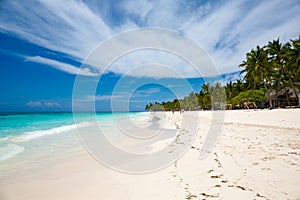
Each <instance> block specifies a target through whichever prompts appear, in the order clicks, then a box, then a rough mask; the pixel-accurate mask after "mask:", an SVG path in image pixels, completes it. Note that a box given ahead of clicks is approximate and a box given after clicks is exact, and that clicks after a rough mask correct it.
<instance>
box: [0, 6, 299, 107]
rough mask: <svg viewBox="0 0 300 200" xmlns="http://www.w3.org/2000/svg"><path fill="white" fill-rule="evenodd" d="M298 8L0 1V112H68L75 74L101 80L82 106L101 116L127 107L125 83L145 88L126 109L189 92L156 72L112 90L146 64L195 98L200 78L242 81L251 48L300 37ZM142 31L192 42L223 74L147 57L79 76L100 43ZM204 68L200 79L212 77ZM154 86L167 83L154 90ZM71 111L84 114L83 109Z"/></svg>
mask: <svg viewBox="0 0 300 200" xmlns="http://www.w3.org/2000/svg"><path fill="white" fill-rule="evenodd" d="M299 10H300V1H299V0H298V1H297V0H289V1H281V0H274V1H258V0H256V1H255V0H254V1H253V0H252V1H222V0H216V1H201V0H199V1H196V0H174V1H171V0H170V1H169V0H165V1H159V2H158V1H147V0H121V1H117V0H111V1H109V0H107V1H104V0H103V1H101V0H100V1H96V0H87V1H71V0H70V1H68V2H67V3H66V2H65V3H62V2H61V1H58V0H43V1H31V0H27V1H21V0H19V1H18V0H17V1H10V0H3V1H1V3H0V39H1V46H0V65H1V66H0V81H1V84H0V91H1V92H0V111H70V110H71V109H72V92H73V84H74V81H75V79H76V75H77V74H78V73H79V75H80V76H84V77H86V78H87V80H91V81H95V80H97V79H96V78H97V77H98V76H99V75H101V79H100V83H99V85H98V87H97V90H96V93H95V94H94V95H93V96H90V95H88V96H85V98H86V99H85V100H83V102H88V101H93V100H95V106H96V109H97V110H99V111H109V110H110V105H111V103H110V102H111V100H112V99H113V100H114V101H115V102H124V98H123V97H124V96H126V95H124V94H125V93H126V92H127V91H126V87H125V86H126V84H127V83H128V85H130V84H131V83H134V82H135V83H138V82H139V81H141V80H143V81H145V80H147V81H148V82H149V84H144V85H141V86H140V87H139V88H137V90H136V91H135V92H133V93H131V94H130V96H131V98H130V102H129V108H130V110H143V109H144V107H145V105H146V104H147V103H148V102H151V101H167V100H172V99H173V98H174V97H178V98H181V97H183V96H184V95H187V94H188V93H189V92H190V91H189V90H188V89H187V88H186V87H184V86H182V84H180V83H181V81H182V80H180V78H178V77H172V75H170V74H168V73H165V71H160V70H159V69H158V70H153V73H152V72H151V71H150V72H149V71H147V72H146V71H140V72H139V73H134V74H132V75H131V76H129V77H126V80H127V83H126V84H125V86H124V88H123V89H121V90H120V91H117V92H115V91H114V89H115V86H116V84H117V83H118V81H120V80H122V78H124V74H126V73H127V72H128V71H130V70H132V69H133V68H134V67H136V66H138V65H141V63H142V64H144V63H148V62H150V63H153V62H155V63H163V64H164V65H168V66H169V67H171V68H172V67H174V69H176V70H177V71H178V72H179V73H180V74H182V75H183V76H184V77H185V78H186V79H187V80H188V82H189V83H190V86H191V88H193V89H194V90H195V91H196V92H198V91H199V90H200V86H201V84H202V83H203V82H204V80H210V81H216V80H220V77H221V78H222V80H220V81H222V82H226V81H229V80H235V79H236V78H239V77H240V75H239V73H237V71H238V70H239V69H238V68H237V66H238V65H239V64H240V63H241V61H242V60H243V59H244V58H245V54H246V52H248V51H249V50H251V49H252V48H254V47H255V46H256V45H265V44H266V43H267V42H268V41H270V40H273V39H277V38H278V37H279V38H280V39H281V41H283V42H287V41H288V40H289V39H293V38H297V37H298V35H299V34H300V25H299V22H300V14H299V12H298V11H299ZM145 27H158V28H166V29H171V30H175V31H179V32H180V33H182V34H183V35H185V36H187V37H189V38H191V39H193V40H194V41H196V42H197V43H198V44H199V45H200V46H201V47H202V48H203V49H204V50H205V51H206V52H207V54H208V55H209V57H210V58H211V60H212V61H213V62H214V64H215V66H216V67H217V69H218V71H219V73H220V74H222V75H221V76H219V77H215V78H213V77H210V78H207V77H204V78H201V77H199V75H196V74H194V73H193V72H192V71H191V70H190V66H188V65H187V64H186V63H184V62H183V61H180V59H178V58H175V57H174V55H169V54H167V53H166V52H151V51H140V52H133V53H132V54H130V55H126V56H124V57H122V58H120V59H119V60H117V61H116V62H115V63H113V64H112V67H111V68H110V70H109V71H107V72H105V73H104V74H102V73H100V72H97V71H95V70H93V69H92V68H85V69H84V70H80V71H78V69H79V67H80V66H81V64H82V63H83V61H84V60H85V58H86V57H87V56H88V55H89V53H90V52H91V51H92V50H93V49H94V48H95V47H96V46H97V45H98V44H100V43H101V42H103V41H105V40H106V39H108V38H111V37H112V36H114V35H115V34H118V33H121V32H123V31H128V30H132V29H137V28H145ZM142 61H143V62H142ZM175 61H176V62H175ZM176 65H177V66H176ZM203 70H204V72H203V74H206V73H209V70H208V71H205V69H203ZM94 79H95V80H94ZM158 80H159V81H161V82H163V83H164V85H163V86H162V85H159V84H157V82H159V81H158ZM143 83H144V82H143ZM150 83H151V84H150ZM174 89H176V91H177V92H176V94H174ZM77 103H78V102H77ZM120 104H121V103H120ZM127 104H128V103H127ZM76 106H79V107H81V109H82V110H84V109H85V108H84V104H82V105H76ZM120 109H122V108H120Z"/></svg>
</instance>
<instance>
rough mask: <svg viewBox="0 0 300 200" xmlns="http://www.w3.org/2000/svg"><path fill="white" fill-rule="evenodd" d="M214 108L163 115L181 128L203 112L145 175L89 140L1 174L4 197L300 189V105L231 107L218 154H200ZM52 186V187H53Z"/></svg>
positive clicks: (289, 192)
mask: <svg viewBox="0 0 300 200" xmlns="http://www.w3.org/2000/svg"><path fill="white" fill-rule="evenodd" d="M212 114H213V112H212V111H210V112H186V113H184V114H182V115H180V114H179V113H176V112H175V113H174V114H172V113H171V112H167V113H164V114H162V115H161V116H165V117H164V118H163V117H162V119H164V120H166V121H165V122H166V124H165V127H169V128H171V129H172V130H174V128H175V130H177V129H176V128H179V131H178V134H179V135H180V134H182V132H180V130H181V129H183V128H184V129H185V130H186V131H187V132H189V133H191V132H192V131H194V130H192V129H191V128H190V127H193V126H190V127H189V125H191V123H197V122H195V121H193V119H196V118H197V117H195V116H196V115H199V116H200V117H199V120H200V124H199V126H198V128H197V135H196V137H195V140H194V141H193V143H192V145H191V146H190V147H189V149H188V151H187V152H186V153H185V154H184V155H183V156H182V157H181V158H179V159H178V160H177V161H176V162H174V163H173V164H171V165H169V166H167V167H165V168H163V169H162V170H160V171H156V172H153V173H148V174H141V175H133V174H126V173H120V172H117V171H114V170H111V169H109V168H107V167H104V166H103V165H102V164H100V163H98V162H97V161H96V160H94V158H92V157H91V156H90V155H89V154H88V153H87V152H85V150H84V149H83V148H82V149H81V150H79V151H78V152H77V153H79V152H80V153H79V154H75V155H69V156H66V157H62V158H57V159H56V160H52V161H50V162H48V163H47V162H45V163H40V164H41V166H43V167H42V168H40V169H37V170H35V171H34V172H33V173H31V174H28V173H29V172H30V170H29V171H28V172H25V174H23V175H24V176H22V177H18V179H15V180H6V181H5V180H1V181H0V194H1V195H0V197H1V198H2V199H40V198H43V199H70V198H72V199H75V200H76V199H78V200H79V199H99V198H101V199H102V198H103V199H120V198H122V199H149V200H150V199H220V198H221V199H233V198H239V199H254V198H256V199H288V198H289V199H297V198H299V197H300V193H299V192H298V186H299V184H300V173H299V171H300V123H299V120H298V116H300V109H288V110H286V109H276V110H258V111H248V110H238V111H235V110H234V111H225V119H224V125H223V129H222V131H223V132H222V134H221V136H220V138H219V140H218V141H217V143H216V146H215V148H214V149H213V151H212V152H211V154H209V155H208V156H207V157H205V158H204V159H202V160H201V159H199V153H200V149H201V148H202V144H203V142H204V140H205V137H206V134H207V132H208V129H209V126H210V125H211V123H210V121H211V119H212ZM180 116H188V120H187V121H188V122H186V123H185V124H180V122H181V121H182V120H181V119H180ZM172 119H173V121H172ZM178 120H179V121H178ZM180 120H181V121H180ZM174 122H176V123H174ZM178 122H179V123H178ZM171 125H172V126H171ZM182 126H185V127H182ZM58 137H59V136H58ZM168 139H170V138H167V139H162V140H158V141H156V142H153V143H152V144H153V145H154V147H153V149H152V151H156V150H158V149H159V148H163V145H164V144H165V143H168V142H169V140H168ZM152 151H150V152H152ZM42 162H44V161H42ZM26 173H27V176H25V175H26ZM8 178H9V177H8ZM48 190H49V191H51V195H50V194H49V195H46V194H48V193H49V192H47V191H48ZM16 191H18V192H16Z"/></svg>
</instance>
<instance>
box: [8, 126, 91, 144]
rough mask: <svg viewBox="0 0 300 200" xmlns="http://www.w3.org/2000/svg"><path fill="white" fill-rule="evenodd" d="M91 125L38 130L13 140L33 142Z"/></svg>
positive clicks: (25, 133)
mask: <svg viewBox="0 0 300 200" xmlns="http://www.w3.org/2000/svg"><path fill="white" fill-rule="evenodd" d="M89 125H91V123H89V122H81V123H79V124H70V125H64V126H60V127H55V128H51V129H47V130H38V131H31V132H24V133H23V134H22V135H20V136H17V137H14V138H13V139H12V140H13V141H14V142H24V141H29V140H33V139H36V138H39V137H42V136H45V135H52V134H57V133H61V132H65V131H69V130H73V129H76V128H81V127H86V126H89Z"/></svg>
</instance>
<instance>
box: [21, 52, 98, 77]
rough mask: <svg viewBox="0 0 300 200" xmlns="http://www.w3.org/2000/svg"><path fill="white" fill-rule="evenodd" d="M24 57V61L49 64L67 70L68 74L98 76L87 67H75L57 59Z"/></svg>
mask: <svg viewBox="0 0 300 200" xmlns="http://www.w3.org/2000/svg"><path fill="white" fill-rule="evenodd" d="M25 58H26V61H30V62H36V63H41V64H45V65H49V66H51V67H54V68H56V69H58V70H61V71H64V72H67V73H69V74H78V75H83V76H98V75H99V73H97V72H93V71H91V70H90V69H89V68H77V67H75V66H73V65H70V64H67V63H63V62H59V61H56V60H52V59H48V58H44V57H41V56H27V57H25Z"/></svg>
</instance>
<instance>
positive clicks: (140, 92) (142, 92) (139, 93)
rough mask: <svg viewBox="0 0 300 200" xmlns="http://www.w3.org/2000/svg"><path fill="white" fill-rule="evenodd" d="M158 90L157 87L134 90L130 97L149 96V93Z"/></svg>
mask: <svg viewBox="0 0 300 200" xmlns="http://www.w3.org/2000/svg"><path fill="white" fill-rule="evenodd" d="M158 92H160V89H159V88H148V89H143V90H136V91H135V92H134V93H133V95H132V97H133V98H137V97H149V96H150V95H152V94H154V93H158Z"/></svg>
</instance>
